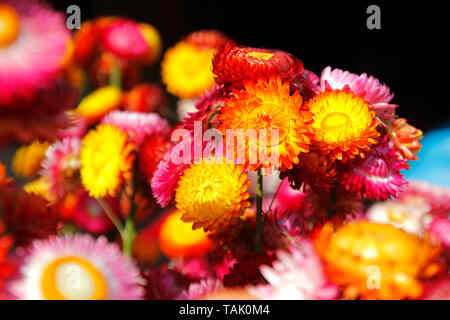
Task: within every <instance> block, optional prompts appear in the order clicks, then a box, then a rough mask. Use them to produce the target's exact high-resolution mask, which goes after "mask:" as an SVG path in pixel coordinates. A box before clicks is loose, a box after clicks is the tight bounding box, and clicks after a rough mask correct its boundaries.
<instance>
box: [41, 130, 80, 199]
mask: <svg viewBox="0 0 450 320" xmlns="http://www.w3.org/2000/svg"><path fill="white" fill-rule="evenodd" d="M80 149H81V140H80V138H77V137H74V138H64V139H62V140H60V141H57V142H55V143H54V144H52V145H51V146H50V147H49V148H48V149H47V151H46V152H45V159H44V160H43V161H42V163H41V166H42V170H41V172H40V173H41V175H42V176H45V177H47V178H48V181H49V182H50V185H51V192H52V193H54V194H55V195H56V196H58V197H63V196H64V195H65V194H66V193H67V192H71V191H74V190H76V189H77V188H78V187H79V186H80V183H79V177H80V175H79V174H80V173H79V172H80V167H81V162H80Z"/></svg>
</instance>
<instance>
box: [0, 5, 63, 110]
mask: <svg viewBox="0 0 450 320" xmlns="http://www.w3.org/2000/svg"><path fill="white" fill-rule="evenodd" d="M4 4H6V5H8V6H10V7H12V8H13V10H14V11H15V13H16V14H17V16H18V24H19V26H18V30H19V31H18V35H17V37H16V38H15V39H14V41H12V42H11V43H9V44H7V45H6V46H3V47H1V46H0V107H8V106H13V105H15V104H16V100H17V99H18V98H20V99H28V100H30V99H32V98H33V97H34V93H35V91H36V89H42V88H47V87H49V86H50V85H51V84H52V82H53V81H54V80H55V79H56V78H58V77H59V76H60V74H61V70H62V68H63V63H64V56H65V54H66V51H67V49H68V44H69V42H70V33H69V30H68V29H67V27H66V23H65V22H66V21H65V19H66V18H65V16H64V15H63V14H62V13H59V12H56V11H54V10H52V9H50V8H49V7H48V6H47V5H46V4H44V3H43V2H42V1H35V0H4V1H2V5H4ZM8 27H11V26H6V28H8Z"/></svg>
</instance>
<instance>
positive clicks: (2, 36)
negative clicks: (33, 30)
mask: <svg viewBox="0 0 450 320" xmlns="http://www.w3.org/2000/svg"><path fill="white" fill-rule="evenodd" d="M18 35H19V16H18V15H17V13H16V10H14V8H13V7H12V6H10V5H8V4H0V48H2V47H6V46H8V45H10V44H11V43H12V42H14V41H15V40H16V39H17V37H18Z"/></svg>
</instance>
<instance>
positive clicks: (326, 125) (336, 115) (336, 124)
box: [321, 112, 352, 130]
mask: <svg viewBox="0 0 450 320" xmlns="http://www.w3.org/2000/svg"><path fill="white" fill-rule="evenodd" d="M351 126H352V120H351V119H350V117H349V116H348V115H346V114H345V113H342V112H332V113H330V114H328V115H327V116H325V117H324V118H323V119H322V122H321V127H322V129H323V130H337V129H339V128H350V127H351Z"/></svg>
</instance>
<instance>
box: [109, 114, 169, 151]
mask: <svg viewBox="0 0 450 320" xmlns="http://www.w3.org/2000/svg"><path fill="white" fill-rule="evenodd" d="M101 123H102V124H110V125H112V126H115V127H117V128H119V129H121V130H122V131H125V132H127V133H128V137H129V139H130V141H131V142H133V143H134V144H135V145H136V146H140V145H141V144H142V142H143V141H144V139H145V138H146V137H147V136H149V135H154V134H156V135H159V134H160V135H165V134H168V133H169V130H170V127H169V123H168V122H167V120H166V119H163V118H161V117H160V116H159V115H158V114H157V113H144V112H134V111H111V112H110V113H108V114H107V115H106V116H105V117H104V118H103V119H102V121H101Z"/></svg>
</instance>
